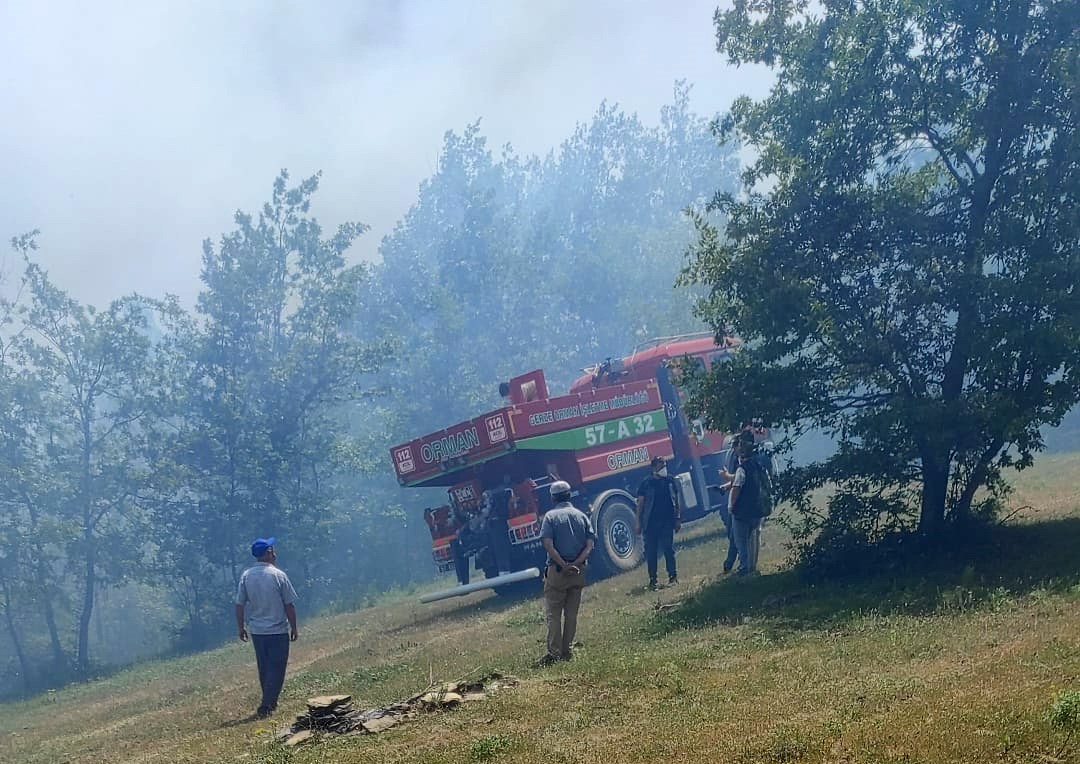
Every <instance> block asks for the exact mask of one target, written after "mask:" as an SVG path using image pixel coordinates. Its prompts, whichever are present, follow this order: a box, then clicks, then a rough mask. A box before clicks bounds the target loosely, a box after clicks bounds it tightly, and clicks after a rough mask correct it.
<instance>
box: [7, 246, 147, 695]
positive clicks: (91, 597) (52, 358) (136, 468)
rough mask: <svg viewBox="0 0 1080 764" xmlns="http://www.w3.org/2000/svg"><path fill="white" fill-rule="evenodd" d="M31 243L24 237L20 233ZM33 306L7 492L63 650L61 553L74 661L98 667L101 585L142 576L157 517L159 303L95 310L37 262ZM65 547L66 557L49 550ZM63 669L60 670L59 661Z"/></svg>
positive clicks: (21, 348)
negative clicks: (149, 500) (71, 591)
mask: <svg viewBox="0 0 1080 764" xmlns="http://www.w3.org/2000/svg"><path fill="white" fill-rule="evenodd" d="M23 244H24V246H26V244H27V243H26V242H23ZM24 283H25V285H26V288H27V304H26V305H25V306H24V307H23V308H22V309H21V310H20V320H21V323H22V329H21V331H20V332H18V333H17V335H16V336H17V340H16V341H15V342H14V343H13V345H12V355H13V357H14V362H13V364H12V367H13V369H14V370H15V373H17V374H18V376H19V377H20V378H21V379H22V380H23V382H24V384H23V386H22V387H23V390H22V392H21V395H20V396H19V397H16V398H15V399H14V406H13V407H12V408H11V409H9V411H12V412H15V413H17V414H18V416H17V417H16V416H11V417H8V423H9V424H11V425H14V426H15V427H17V428H18V429H17V431H16V432H14V433H12V435H13V437H12V438H10V439H8V444H9V446H10V448H9V450H8V451H7V452H6V454H5V456H6V457H7V458H6V459H5V467H6V468H7V471H8V474H7V477H8V478H9V479H10V480H11V482H10V483H8V484H6V485H5V493H9V492H10V493H11V494H13V497H12V500H11V501H10V502H9V504H8V506H9V507H10V508H11V510H12V513H13V514H12V516H13V517H20V518H22V525H23V527H24V528H25V529H26V530H27V531H28V533H26V534H24V538H25V542H26V545H25V554H26V559H27V564H28V568H27V569H28V571H29V572H30V573H31V574H32V575H33V580H35V581H36V582H37V586H36V589H37V594H38V595H39V596H40V597H41V599H42V603H43V606H44V613H45V617H46V623H47V625H48V627H49V630H50V638H51V642H52V648H53V653H54V657H56V658H59V653H60V650H61V648H60V643H59V639H58V637H57V634H56V625H55V621H54V618H53V614H52V609H51V603H52V600H53V598H54V597H55V596H56V593H57V592H56V587H55V586H54V585H53V584H51V583H50V582H51V580H52V577H53V576H55V575H56V569H55V563H56V562H58V561H59V560H60V559H62V560H63V563H64V565H65V566H66V568H67V569H68V572H69V575H70V578H71V580H73V581H75V582H76V587H77V590H78V591H77V599H78V604H77V606H76V613H77V615H76V618H75V640H74V643H75V656H74V667H75V669H76V670H77V671H78V672H79V674H81V675H84V676H85V675H86V674H87V673H88V672H89V671H90V668H91V646H90V641H91V631H90V624H91V619H92V617H93V613H94V608H95V604H96V601H97V596H98V594H99V592H100V591H101V590H102V589H103V588H105V587H109V586H116V585H119V584H121V583H123V582H125V581H128V580H131V579H133V578H138V577H142V576H143V575H144V573H143V572H144V571H145V569H146V566H145V563H146V556H147V554H148V553H149V552H150V551H151V547H150V545H149V544H148V543H147V540H148V539H149V538H150V534H149V533H148V521H149V516H148V514H147V512H146V509H145V506H144V505H142V504H141V502H140V498H141V497H142V496H143V495H144V494H145V492H146V490H147V488H148V485H149V482H150V479H151V475H150V472H149V470H148V469H147V461H146V458H145V455H146V449H147V443H148V441H149V436H150V432H151V429H152V426H151V421H152V420H153V419H154V418H155V416H156V413H155V409H154V406H153V405H152V399H151V398H150V397H149V395H148V386H149V384H150V382H151V380H152V378H153V374H152V373H151V367H152V354H151V340H150V336H149V327H150V315H151V312H152V310H153V306H152V304H151V303H149V302H147V301H145V300H142V299H140V298H136V297H132V298H125V299H122V300H117V301H115V302H113V303H111V304H110V305H109V306H108V307H107V308H106V309H105V310H102V311H97V310H94V309H93V308H90V307H87V306H84V305H82V304H80V303H78V302H77V301H75V300H73V299H72V298H71V297H70V296H69V295H68V294H66V293H65V292H64V291H63V290H61V289H60V288H58V287H57V286H56V285H55V284H53V283H52V281H50V279H49V278H48V275H47V274H46V273H45V271H44V270H43V269H42V268H41V267H40V266H38V265H37V264H35V263H33V262H28V265H27V269H26V274H25V276H24ZM57 550H62V558H61V557H60V556H58V555H55V554H52V553H54V552H56V551H57ZM54 668H55V667H54Z"/></svg>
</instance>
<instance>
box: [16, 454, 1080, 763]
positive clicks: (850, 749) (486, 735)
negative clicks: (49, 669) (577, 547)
mask: <svg viewBox="0 0 1080 764" xmlns="http://www.w3.org/2000/svg"><path fill="white" fill-rule="evenodd" d="M1075 474H1080V457H1077V456H1065V457H1054V458H1052V459H1046V460H1043V461H1041V462H1040V463H1039V465H1038V466H1037V467H1036V468H1035V469H1033V470H1031V471H1029V472H1027V473H1024V474H1021V475H1020V476H1019V477H1018V479H1017V482H1016V493H1015V496H1014V504H1015V505H1016V506H1017V507H1023V506H1030V507H1032V508H1033V509H1026V510H1023V511H1021V512H1019V513H1018V514H1017V516H1016V517H1015V518H1014V519H1013V520H1012V521H1011V522H1010V523H1009V524H1008V525H1006V526H1003V527H1002V528H1000V529H999V530H997V531H996V532H994V533H992V534H989V535H988V536H986V537H985V538H981V539H980V541H979V543H978V544H973V545H972V546H971V548H969V549H966V550H964V554H963V555H959V554H958V555H957V556H956V557H955V558H954V559H951V560H942V561H940V562H936V563H935V564H934V565H933V566H932V567H927V568H923V569H917V570H913V571H906V572H903V573H897V572H893V573H891V574H890V575H888V576H885V575H882V576H879V577H876V578H874V579H873V580H868V581H863V582H860V583H858V584H845V585H818V586H808V585H806V584H804V583H803V582H802V581H800V580H799V579H798V577H797V576H795V575H794V574H793V573H791V572H785V571H782V570H779V569H778V566H779V564H780V561H781V560H782V559H783V558H784V556H785V550H784V549H783V547H782V544H781V541H782V539H781V538H780V537H779V535H778V533H779V531H778V530H776V529H768V531H767V533H766V535H765V538H764V546H763V555H764V557H765V559H766V569H767V575H763V576H761V577H759V578H756V579H753V580H749V581H735V580H732V579H731V578H723V577H721V576H720V575H719V566H720V561H721V559H722V556H723V551H724V541H723V539H722V538H721V537H720V534H719V533H718V530H719V525H718V523H717V521H716V520H715V519H707V520H705V521H702V522H700V523H697V524H695V525H694V526H691V527H689V528H688V529H687V530H686V531H685V532H684V534H683V543H684V545H683V547H682V550H681V551H680V555H679V563H680V578H681V579H682V580H683V583H682V584H681V585H680V586H679V587H677V588H674V589H668V590H664V591H662V592H659V593H649V592H647V591H645V589H644V587H643V584H644V582H645V581H644V579H645V573H644V571H635V572H633V573H630V574H627V575H623V576H620V577H617V578H614V579H610V580H606V581H601V582H596V583H594V584H592V585H590V587H589V589H588V591H587V593H586V597H585V602H584V605H583V608H582V615H581V626H580V632H579V638H580V639H581V641H582V642H583V646H582V648H581V649H580V650H579V654H578V656H577V657H576V658H575V660H574V661H573V662H571V663H568V664H560V665H558V666H555V667H552V668H548V669H542V670H535V669H532V668H531V667H530V665H531V662H532V660H533V659H535V658H536V657H538V656H539V655H540V653H541V652H542V650H543V644H542V640H543V617H542V611H541V604H540V599H539V597H535V598H531V599H524V600H516V601H509V602H508V601H505V600H502V599H500V598H498V597H495V596H493V595H491V594H490V593H482V594H475V595H471V596H470V597H468V598H463V599H460V600H451V601H447V602H443V603H437V604H434V605H421V604H419V603H418V602H417V601H416V599H415V596H416V595H412V594H409V595H407V594H405V593H402V594H400V595H398V596H397V597H395V598H390V599H384V600H381V601H380V602H379V604H378V605H376V606H375V607H372V608H369V609H366V610H360V611H357V612H354V613H346V614H340V615H333V616H327V617H324V618H318V619H313V620H308V619H304V613H303V612H301V621H302V623H301V641H300V642H298V643H297V644H296V645H295V647H294V653H293V659H292V662H291V664H290V674H289V679H288V681H287V683H286V686H285V691H284V694H283V698H282V709H283V710H282V712H281V713H279V714H278V716H277V717H276V718H275V719H273V720H271V721H268V722H246V721H243V720H244V718H245V717H247V716H248V714H249V713H250V712H251V710H252V709H253V708H254V706H255V704H256V701H257V697H256V690H255V685H256V682H255V677H254V665H253V664H254V660H253V656H252V654H251V648H250V646H247V645H240V644H234V645H230V646H227V647H223V648H221V649H218V650H214V651H211V652H208V653H203V654H200V655H192V656H187V657H183V658H178V659H175V660H169V661H159V662H152V663H147V664H143V665H140V666H137V667H134V668H132V669H129V670H127V671H123V672H121V673H118V674H116V675H114V676H112V677H109V678H107V679H102V680H99V681H96V682H92V683H88V684H85V685H79V686H73V687H69V688H66V689H63V690H60V691H57V692H53V693H48V694H46V695H43V696H40V697H37V698H34V699H32V700H29V701H26V702H22V703H13V704H7V705H4V706H0V761H3V762H20V763H23V762H25V763H26V764H45V763H46V762H47V763H48V764H54V763H55V762H72V763H74V762H110V763H120V762H149V761H163V762H169V764H174V763H176V762H249V763H253V764H259V763H264V762H265V763H269V762H289V764H303V763H304V762H429V763H430V764H436V763H438V762H468V761H483V762H487V761H491V762H510V761H514V762H517V761H521V762H546V763H553V762H568V763H569V762H574V763H575V764H577V763H578V762H590V761H603V762H608V761H611V762H652V761H657V760H663V761H665V762H669V761H675V762H700V761H729V762H746V763H750V762H802V761H810V762H826V761H828V762H841V761H846V762H958V761H970V762H990V761H994V762H1053V761H1080V757H1078V754H1077V750H1078V746H1077V742H1078V741H1080V730H1076V729H1075V724H1076V723H1077V722H1076V716H1077V714H1076V710H1075V709H1076V707H1077V704H1076V698H1077V697H1080V695H1077V693H1080V637H1078V635H1080V554H1078V552H1080V494H1078V491H1077V488H1076V486H1075V484H1074V481H1073V477H1072V476H1073V475H1075ZM444 584H445V582H440V583H439V584H438V585H435V586H433V587H432V588H441V587H442V586H443V585H444ZM490 669H501V670H503V671H508V672H510V673H513V674H516V675H517V676H519V677H520V678H521V679H522V682H521V684H520V685H518V686H517V687H514V688H512V689H509V690H506V691H505V692H504V693H502V694H500V695H498V696H496V697H494V698H492V699H491V700H489V701H487V702H485V703H477V704H468V705H466V706H463V707H462V708H460V709H459V710H456V711H453V712H449V713H441V714H433V715H426V716H422V717H420V718H418V719H416V720H414V721H412V722H409V723H407V724H405V725H402V726H401V727H398V728H395V729H393V730H391V731H389V732H387V733H384V734H381V735H378V736H370V737H352V738H344V739H337V740H328V741H326V742H322V743H319V744H318V745H315V746H309V747H302V748H299V749H295V750H288V749H284V748H282V747H281V746H280V745H278V744H276V743H274V742H273V741H272V737H273V733H274V732H275V731H276V729H277V728H278V727H280V726H281V724H282V723H283V722H284V721H285V720H286V719H287V718H288V717H289V715H290V714H291V715H295V714H296V713H299V712H300V711H301V710H302V709H303V705H304V700H305V698H307V697H309V696H311V695H314V694H323V693H330V692H346V693H350V694H352V695H353V696H354V698H355V700H356V702H357V704H358V705H360V706H370V705H377V704H383V703H387V702H390V701H393V700H397V699H400V698H404V697H406V696H408V695H410V694H412V693H414V692H416V691H418V690H419V689H422V688H423V687H425V686H426V685H427V683H428V681H429V678H430V677H431V676H434V677H437V678H442V679H457V678H459V677H462V676H464V675H467V674H470V673H472V672H477V673H479V672H482V671H485V670H490Z"/></svg>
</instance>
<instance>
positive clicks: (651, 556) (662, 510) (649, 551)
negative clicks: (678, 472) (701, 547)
mask: <svg viewBox="0 0 1080 764" xmlns="http://www.w3.org/2000/svg"><path fill="white" fill-rule="evenodd" d="M681 514H682V513H681V507H680V506H679V490H678V486H676V485H675V479H674V478H672V477H671V476H670V475H668V474H667V462H665V461H664V457H662V456H655V457H653V460H652V474H651V475H649V477H647V478H645V480H644V481H642V483H641V487H640V488H638V492H637V528H636V530H637V532H638V533H640V534H641V535H642V536H643V537H644V539H645V565H646V566H647V567H648V569H649V588H650V589H656V588H657V583H656V568H657V563H658V561H659V560H658V557H659V553H660V551H661V550H662V551H663V553H664V564H665V565H666V566H667V574H668V585H669V586H671V585H673V584H677V583H678V582H679V574H678V571H677V570H676V569H675V534H676V533H678V532H679V528H680V527H681V526H682V519H681Z"/></svg>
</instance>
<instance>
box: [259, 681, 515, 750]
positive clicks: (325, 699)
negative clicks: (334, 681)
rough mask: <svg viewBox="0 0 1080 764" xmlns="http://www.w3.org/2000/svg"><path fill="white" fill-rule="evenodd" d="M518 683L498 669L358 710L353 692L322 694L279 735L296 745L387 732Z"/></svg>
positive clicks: (283, 739) (287, 742) (288, 742)
mask: <svg viewBox="0 0 1080 764" xmlns="http://www.w3.org/2000/svg"><path fill="white" fill-rule="evenodd" d="M515 684H517V679H515V678H514V677H512V676H504V675H502V674H500V673H498V672H495V673H492V674H488V675H487V676H485V677H483V678H482V679H476V680H473V681H470V682H466V681H460V682H447V683H444V684H440V685H433V686H431V687H428V688H427V689H426V690H424V691H423V692H421V693H418V694H416V695H413V696H412V697H411V698H409V699H407V700H403V701H401V702H399V703H393V704H391V705H389V706H383V707H381V708H371V709H368V710H367V711H358V710H356V709H355V708H353V705H352V696H351V695H320V696H319V697H317V698H309V699H308V702H307V711H305V712H304V713H302V714H300V715H299V716H297V717H296V721H294V722H293V723H292V724H291V725H289V726H287V727H285V728H283V729H282V730H281V732H280V733H279V735H278V738H279V739H280V740H282V741H283V742H284V743H285V745H287V746H290V747H291V746H296V745H300V744H301V743H304V742H306V741H308V740H311V739H312V738H313V737H314V736H315V735H316V734H317V733H318V734H331V735H364V734H374V733H378V732H384V731H386V730H388V729H390V728H391V727H394V726H396V725H397V724H399V723H401V722H403V721H405V720H406V719H410V718H412V717H413V716H416V715H417V714H418V713H420V712H421V711H426V712H431V711H441V710H447V709H451V708H454V707H456V706H458V705H460V704H461V703H471V702H474V701H479V700H484V699H485V698H487V697H488V695H491V694H492V693H495V692H498V691H499V690H501V689H503V688H505V687H511V686H513V685H515Z"/></svg>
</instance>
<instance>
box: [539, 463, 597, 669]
mask: <svg viewBox="0 0 1080 764" xmlns="http://www.w3.org/2000/svg"><path fill="white" fill-rule="evenodd" d="M570 493H571V489H570V484H569V483H567V482H566V481H564V480H556V481H555V482H554V483H552V484H551V498H552V500H553V501H554V503H555V506H554V507H552V508H551V509H550V510H549V511H548V513H547V514H545V515H544V520H543V522H542V523H541V525H540V540H541V542H542V543H543V545H544V549H545V550H546V551H547V554H548V562H547V570H546V572H545V575H544V611H545V615H546V617H547V654H546V655H545V656H544V657H543V658H541V659H540V661H539V663H540V665H542V666H547V665H550V664H552V663H554V662H555V661H559V660H569V659H570V657H571V651H570V646H571V645H573V643H574V634H575V632H576V631H577V616H578V608H579V607H580V606H581V592H582V590H583V589H584V588H585V561H586V560H587V559H588V557H589V552H591V551H592V548H593V544H594V543H596V532H595V531H594V530H593V526H592V521H591V520H590V519H589V516H588V515H586V514H585V513H584V512H582V511H581V510H580V509H578V508H577V507H575V506H574V505H573V504H571V503H570Z"/></svg>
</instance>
